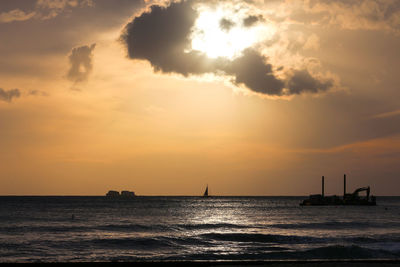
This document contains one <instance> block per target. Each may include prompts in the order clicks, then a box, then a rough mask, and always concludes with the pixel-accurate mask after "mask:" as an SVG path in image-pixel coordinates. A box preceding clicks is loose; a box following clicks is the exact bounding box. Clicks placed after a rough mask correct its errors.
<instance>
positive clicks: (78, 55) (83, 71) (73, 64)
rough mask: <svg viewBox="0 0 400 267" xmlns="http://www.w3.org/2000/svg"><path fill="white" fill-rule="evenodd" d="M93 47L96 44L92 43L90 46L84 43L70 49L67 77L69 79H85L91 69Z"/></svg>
mask: <svg viewBox="0 0 400 267" xmlns="http://www.w3.org/2000/svg"><path fill="white" fill-rule="evenodd" d="M95 47H96V44H92V45H91V46H87V45H84V46H80V47H75V48H73V49H72V51H71V54H70V55H69V57H68V58H69V63H70V68H69V71H68V73H67V78H68V79H69V80H70V81H72V82H74V83H79V82H84V81H87V79H88V77H89V75H90V73H91V72H92V69H93V63H92V57H93V54H92V52H93V50H94V48H95Z"/></svg>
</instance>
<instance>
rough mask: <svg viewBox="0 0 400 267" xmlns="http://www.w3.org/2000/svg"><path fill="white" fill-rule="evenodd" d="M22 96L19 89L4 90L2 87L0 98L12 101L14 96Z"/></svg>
mask: <svg viewBox="0 0 400 267" xmlns="http://www.w3.org/2000/svg"><path fill="white" fill-rule="evenodd" d="M20 96H21V92H20V91H19V89H11V90H4V89H2V88H0V100H3V101H5V102H8V103H10V102H11V101H12V100H13V98H18V97H20Z"/></svg>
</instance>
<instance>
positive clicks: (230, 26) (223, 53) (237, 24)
mask: <svg viewBox="0 0 400 267" xmlns="http://www.w3.org/2000/svg"><path fill="white" fill-rule="evenodd" d="M200 10H201V11H200V14H199V16H198V18H197V20H196V22H195V25H194V27H193V29H192V36H191V37H192V50H197V51H200V52H203V53H205V54H206V55H207V56H208V57H210V58H217V57H224V58H228V59H234V58H236V57H238V56H240V54H241V52H242V51H243V50H244V49H246V48H248V47H250V46H252V45H254V44H255V43H258V42H260V41H262V40H264V39H267V38H271V37H272V35H273V34H274V30H273V28H272V27H271V26H270V25H267V24H265V23H257V24H256V25H254V26H251V27H246V26H244V24H243V21H244V19H245V18H246V16H248V15H246V13H245V12H238V11H235V10H234V9H233V8H229V7H219V8H214V9H204V8H203V9H200Z"/></svg>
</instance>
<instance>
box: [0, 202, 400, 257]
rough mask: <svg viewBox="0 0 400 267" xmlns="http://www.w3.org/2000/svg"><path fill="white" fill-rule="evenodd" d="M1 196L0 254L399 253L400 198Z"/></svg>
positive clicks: (258, 254)
mask: <svg viewBox="0 0 400 267" xmlns="http://www.w3.org/2000/svg"><path fill="white" fill-rule="evenodd" d="M303 198H304V197H242V196H241V197H230V196H229V197H211V198H202V197H184V196H178V197H170V196H165V197H156V196H138V197H136V198H134V199H132V200H111V199H107V198H105V197H102V196H87V197H81V196H22V197H18V196H2V197H0V203H1V205H0V262H3V263H5V262H85V261H87V262H93V261H95V262H132V261H141V262H143V261H151V262H154V261H156V262H159V261H161V262H165V261H178V262H180V261H190V262H195V261H212V262H218V261H233V262H246V261H250V262H257V261H262V262H264V261H268V262H270V261H271V260H272V261H273V260H279V261H280V260H296V261H304V260H307V261H308V260H326V259H328V260H335V259H339V260H354V259H364V260H367V259H368V260H371V259H372V260H377V259H381V260H398V259H400V197H378V198H377V201H378V205H377V206H375V207H359V206H347V207H343V206H341V207H340V206H339V207H338V206H328V207H326V206H324V207H300V206H299V203H300V202H301V200H302V199H303Z"/></svg>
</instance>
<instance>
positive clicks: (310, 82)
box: [287, 70, 333, 94]
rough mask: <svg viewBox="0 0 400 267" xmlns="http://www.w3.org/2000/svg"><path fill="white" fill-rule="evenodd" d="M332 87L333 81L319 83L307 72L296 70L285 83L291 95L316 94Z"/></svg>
mask: <svg viewBox="0 0 400 267" xmlns="http://www.w3.org/2000/svg"><path fill="white" fill-rule="evenodd" d="M332 86H333V80H330V79H328V80H326V81H320V80H318V79H316V78H314V77H313V76H311V74H310V73H309V72H308V71H307V70H296V71H294V73H293V75H292V76H291V78H290V79H289V80H288V82H287V88H288V89H289V90H290V93H291V94H300V93H303V92H310V93H317V92H319V91H321V92H323V91H327V90H328V89H329V88H331V87H332Z"/></svg>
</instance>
